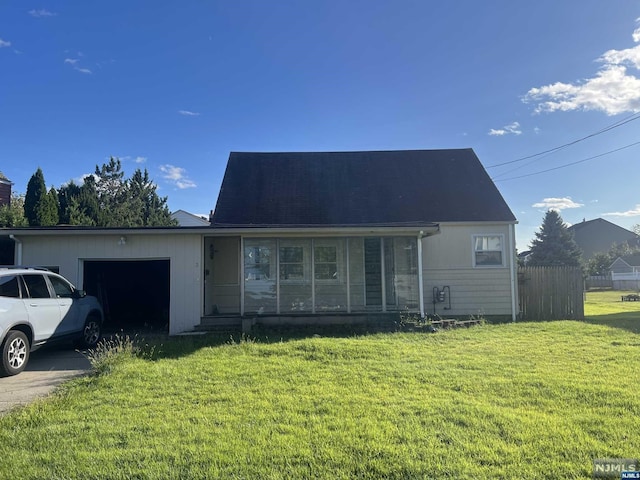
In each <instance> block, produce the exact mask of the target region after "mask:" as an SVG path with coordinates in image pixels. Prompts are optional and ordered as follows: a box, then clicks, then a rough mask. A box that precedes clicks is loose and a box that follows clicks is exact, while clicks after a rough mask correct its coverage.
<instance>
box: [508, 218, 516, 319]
mask: <svg viewBox="0 0 640 480" xmlns="http://www.w3.org/2000/svg"><path fill="white" fill-rule="evenodd" d="M515 229H516V226H515V224H511V225H509V252H510V255H509V262H510V263H511V268H510V269H509V270H510V276H511V321H512V322H515V321H516V318H517V316H518V298H517V295H518V289H517V286H516V278H517V277H516V268H517V262H516V261H515V251H516V247H515V245H514V243H513V242H514V236H515V233H514V232H515Z"/></svg>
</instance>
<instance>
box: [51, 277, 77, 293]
mask: <svg viewBox="0 0 640 480" xmlns="http://www.w3.org/2000/svg"><path fill="white" fill-rule="evenodd" d="M49 280H50V281H51V285H52V286H53V291H54V292H56V296H57V297H58V298H71V297H72V296H73V288H72V287H71V285H69V284H68V283H67V282H65V281H64V280H62V279H61V278H58V277H53V276H50V277H49Z"/></svg>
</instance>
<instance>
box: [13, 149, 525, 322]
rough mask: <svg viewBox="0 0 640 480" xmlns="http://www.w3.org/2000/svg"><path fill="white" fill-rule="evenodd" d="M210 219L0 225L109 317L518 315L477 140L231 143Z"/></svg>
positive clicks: (502, 217)
mask: <svg viewBox="0 0 640 480" xmlns="http://www.w3.org/2000/svg"><path fill="white" fill-rule="evenodd" d="M211 221H212V222H211V225H210V226H204V225H203V226H185V227H169V228H134V229H123V228H111V229H105V228H87V227H61V228H60V227H49V228H25V229H12V230H6V231H5V233H6V234H8V235H11V237H12V238H13V239H14V241H15V242H16V262H17V263H23V264H37V265H44V266H52V267H57V268H59V271H60V273H62V274H63V275H65V276H67V277H68V278H70V279H71V280H72V281H74V282H75V283H76V284H77V285H80V286H82V287H83V288H84V289H85V290H87V292H89V293H92V294H96V295H98V296H99V297H100V298H101V300H102V301H103V306H104V307H105V311H107V314H109V312H118V313H117V314H116V313H113V314H112V316H113V318H118V319H122V318H124V317H126V316H127V315H129V316H130V317H132V318H131V319H130V320H126V322H134V321H135V318H145V319H147V321H148V322H149V323H150V324H151V326H155V327H158V328H168V330H169V332H170V333H171V334H177V333H180V332H185V331H189V330H192V329H193V328H195V327H197V326H198V325H200V324H201V323H207V324H209V325H216V324H224V323H225V322H229V321H237V322H240V321H241V319H242V321H243V322H244V325H245V326H248V325H250V324H253V323H256V322H257V323H274V322H288V323H310V322H333V321H335V322H345V321H346V322H356V321H362V322H366V321H370V320H371V319H375V318H377V317H379V316H384V315H390V314H393V315H397V314H398V313H399V312H406V311H408V312H414V313H415V314H417V315H421V316H424V315H426V314H430V313H437V314H440V315H446V316H468V315H484V316H486V317H488V318H506V319H510V320H515V318H516V316H517V314H518V310H519V309H518V297H517V278H516V277H517V276H516V270H515V269H516V258H515V224H516V223H517V221H516V218H515V217H514V215H513V213H512V212H511V210H510V209H509V207H508V206H507V204H506V202H505V201H504V199H503V198H502V196H501V195H500V193H499V191H498V189H497V188H496V186H495V185H494V184H493V182H492V181H491V179H490V178H489V176H488V175H487V173H486V171H485V170H484V168H483V166H482V164H481V163H480V161H479V159H478V157H477V156H476V155H475V153H474V152H473V150H471V149H456V150H412V151H376V152H307V153H237V152H233V153H231V154H230V156H229V160H228V164H227V168H226V172H225V175H224V179H223V182H222V186H221V189H220V193H219V196H218V201H217V204H216V207H215V210H214V213H213V215H212V217H211ZM132 312H133V313H132Z"/></svg>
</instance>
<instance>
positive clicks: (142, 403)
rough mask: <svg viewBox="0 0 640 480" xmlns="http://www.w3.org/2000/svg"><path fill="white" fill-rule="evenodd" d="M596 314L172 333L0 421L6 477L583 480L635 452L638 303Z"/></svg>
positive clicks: (602, 298)
mask: <svg viewBox="0 0 640 480" xmlns="http://www.w3.org/2000/svg"><path fill="white" fill-rule="evenodd" d="M605 305H608V307H606V306H605ZM634 309H635V310H634ZM586 310H587V316H588V320H587V321H586V322H574V321H559V322H541V323H518V324H502V325H486V326H481V327H474V328H469V329H460V330H454V331H442V332H438V333H437V334H425V333H392V334H377V335H361V336H343V337H311V338H301V339H300V338H299V339H293V338H292V339H283V340H282V341H280V339H278V340H277V341H276V340H275V339H273V338H272V339H266V338H265V339H258V340H257V341H250V342H247V341H244V342H238V341H236V342H233V343H232V342H228V341H226V340H225V341H220V339H216V338H215V337H207V338H193V337H190V338H183V339H180V340H164V341H163V345H161V346H156V348H155V350H154V352H153V354H152V355H146V356H143V358H128V359H125V361H123V362H120V363H117V364H116V365H115V366H114V368H113V369H112V371H110V372H106V373H103V374H101V375H94V376H90V377H85V378H81V379H77V380H74V381H72V382H70V383H69V384H67V385H66V387H65V388H63V389H62V390H61V391H60V392H59V393H58V394H57V395H54V396H53V397H51V398H49V399H46V400H43V401H38V402H36V403H35V404H33V405H31V406H29V407H26V408H23V409H19V410H16V411H15V412H13V413H11V414H9V415H7V416H5V417H2V418H0V478H33V479H36V478H37V479H41V478H60V479H62V478H65V479H67V478H77V479H91V478H101V479H102V478H110V479H111V478H113V479H119V478H122V479H125V478H140V479H146V478H149V479H155V478H170V479H171V478H175V479H178V478H180V479H181V478H225V479H226V478H237V479H240V478H260V479H281V478H282V479H284V478H287V479H288V478H327V479H334V478H344V479H351V478H398V479H405V478H456V479H458V478H464V479H466V478H480V479H482V478H486V479H495V478H513V479H516V478H517V479H520V478H591V473H592V461H593V459H594V458H603V457H627V458H636V457H637V456H638V454H639V453H640V396H639V395H638V392H637V390H636V389H637V386H638V380H640V338H638V335H637V332H638V331H639V329H638V328H637V325H635V324H634V322H635V323H640V302H636V303H633V302H632V303H631V304H627V302H625V303H624V305H622V302H620V301H619V298H618V299H617V301H616V299H615V298H614V296H611V297H608V296H606V295H605V294H597V295H593V294H591V293H590V294H588V296H587V305H586ZM617 315H622V316H620V317H618V316H617ZM0 386H1V382H0Z"/></svg>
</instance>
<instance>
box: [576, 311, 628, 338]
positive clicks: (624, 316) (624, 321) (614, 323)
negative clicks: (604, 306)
mask: <svg viewBox="0 0 640 480" xmlns="http://www.w3.org/2000/svg"><path fill="white" fill-rule="evenodd" d="M584 321H585V322H586V323H590V324H592V325H606V326H607V327H613V328H620V329H622V330H627V331H628V332H631V333H640V314H638V313H637V312H621V313H609V314H605V315H591V316H589V317H586V318H585V320H584Z"/></svg>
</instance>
